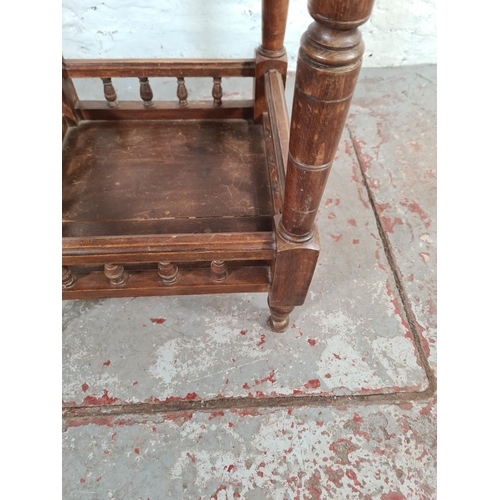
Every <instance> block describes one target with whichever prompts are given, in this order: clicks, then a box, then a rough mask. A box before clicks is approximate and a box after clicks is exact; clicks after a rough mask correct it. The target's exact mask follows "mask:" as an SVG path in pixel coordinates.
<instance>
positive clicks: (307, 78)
mask: <svg viewBox="0 0 500 500" xmlns="http://www.w3.org/2000/svg"><path fill="white" fill-rule="evenodd" d="M372 6H373V1H372V0H360V1H356V2H349V1H347V0H342V1H341V0H337V1H331V0H309V3H308V8H309V12H310V14H311V16H312V17H313V18H314V19H315V22H313V23H312V24H311V25H310V26H309V28H308V29H307V31H306V33H304V35H303V37H302V39H301V45H300V49H299V56H298V62H297V76H296V83H295V91H294V97H293V107H292V120H291V126H290V142H289V152H288V160H287V171H286V182H285V194H284V201H283V213H282V216H279V215H278V216H276V218H275V228H276V245H277V254H276V259H275V261H274V262H273V268H272V287H271V290H270V293H269V304H270V307H281V308H284V307H287V306H288V307H290V306H295V305H300V304H302V303H303V302H304V300H305V297H306V295H307V291H308V288H309V284H310V282H311V279H312V276H313V273H314V269H315V267H316V262H317V259H318V254H319V237H318V230H317V226H316V224H315V219H316V215H317V211H318V207H319V203H320V201H321V197H322V195H323V191H324V188H325V185H326V181H327V178H328V174H329V172H330V168H331V164H332V161H333V158H334V156H335V152H336V150H337V146H338V143H339V140H340V136H341V134H342V129H343V127H344V123H345V119H346V117H347V113H348V110H349V105H350V101H351V98H352V95H353V92H354V87H355V85H356V80H357V77H358V74H359V70H360V68H361V58H362V55H363V50H364V45H363V42H362V40H361V35H360V33H359V31H358V29H357V26H359V25H360V24H362V23H363V22H365V21H366V20H367V19H368V16H369V15H370V11H371V9H372ZM270 324H271V325H272V324H273V316H272V315H271V319H270Z"/></svg>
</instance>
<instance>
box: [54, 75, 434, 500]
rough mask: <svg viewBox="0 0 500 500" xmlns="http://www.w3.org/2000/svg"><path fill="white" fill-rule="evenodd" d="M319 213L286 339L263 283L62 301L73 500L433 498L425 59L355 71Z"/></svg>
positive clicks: (430, 120) (429, 110)
mask: <svg viewBox="0 0 500 500" xmlns="http://www.w3.org/2000/svg"><path fill="white" fill-rule="evenodd" d="M233 83H234V82H233ZM233 83H231V84H233ZM82 85H83V86H82V88H81V89H80V90H82V92H83V93H84V94H85V91H86V88H85V83H83V84H82ZM188 88H189V86H188ZM209 88H210V87H209ZM235 88H236V91H234V92H232V94H233V96H237V97H241V96H243V97H245V92H248V89H246V90H245V89H243V88H241V89H239V90H238V87H237V86H236V87H235ZM88 89H89V92H90V94H91V93H92V89H91V87H88ZM292 90H293V80H289V84H288V86H287V95H288V100H289V102H290V100H291V92H292ZM124 97H126V96H124ZM289 107H290V108H291V106H290V105H289ZM318 224H319V228H320V234H321V244H322V253H321V255H320V260H319V265H318V268H317V270H316V274H315V277H314V279H313V283H312V285H311V289H310V292H309V297H308V300H307V302H306V304H305V305H304V306H302V307H300V308H297V309H296V310H295V311H294V312H293V313H292V315H291V327H290V329H289V330H288V331H287V332H286V333H284V334H276V333H272V332H271V331H269V330H268V328H267V327H266V319H267V315H268V309H267V304H266V295H265V294H241V295H227V296H226V295H212V296H204V297H203V296H197V297H162V298H156V297H155V298H136V299H112V300H111V299H110V300H95V301H75V302H65V303H64V304H63V348H64V352H63V401H64V402H63V406H64V410H63V413H64V432H63V464H64V465H63V468H64V470H63V497H64V498H65V499H66V498H67V499H70V498H71V499H73V498H75V499H108V498H109V499H143V500H145V499H147V498H149V499H150V500H153V499H164V498H174V499H188V498H189V499H191V498H193V499H197V498H206V499H212V498H213V499H217V500H222V499H230V498H231V499H232V498H246V499H267V498H269V499H278V498H283V499H327V498H335V499H337V498H339V499H344V498H345V499H358V498H359V499H364V500H367V499H382V500H400V499H432V498H435V497H436V399H435V385H436V382H435V376H434V373H435V369H436V351H435V345H436V274H435V273H436V68H435V66H418V67H405V68H389V69H367V70H364V71H363V73H362V76H361V77H360V81H359V83H358V87H357V90H356V94H355V97H354V100H353V104H352V107H351V114H350V116H349V118H348V124H347V127H346V130H345V131H344V135H343V137H342V140H341V142H340V146H339V150H338V154H337V158H336V161H335V163H334V166H333V169H332V173H331V175H330V178H329V181H328V186H327V188H326V191H325V194H324V198H323V202H322V205H321V209H320V212H319V214H318Z"/></svg>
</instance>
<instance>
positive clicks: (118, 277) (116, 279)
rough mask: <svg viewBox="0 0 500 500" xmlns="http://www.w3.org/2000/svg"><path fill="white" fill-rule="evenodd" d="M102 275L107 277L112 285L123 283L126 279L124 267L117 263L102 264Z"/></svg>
mask: <svg viewBox="0 0 500 500" xmlns="http://www.w3.org/2000/svg"><path fill="white" fill-rule="evenodd" d="M104 276H106V278H108V280H109V282H110V284H111V285H113V286H121V285H124V284H125V281H126V280H127V274H126V273H125V268H124V267H123V266H121V265H117V264H104Z"/></svg>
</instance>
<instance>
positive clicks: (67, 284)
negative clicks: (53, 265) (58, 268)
mask: <svg viewBox="0 0 500 500" xmlns="http://www.w3.org/2000/svg"><path fill="white" fill-rule="evenodd" d="M75 283H76V278H75V275H74V274H73V273H72V272H71V269H70V268H69V267H66V266H63V268H62V287H63V288H71V287H72V286H73V285H74V284H75Z"/></svg>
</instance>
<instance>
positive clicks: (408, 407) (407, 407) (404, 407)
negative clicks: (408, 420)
mask: <svg viewBox="0 0 500 500" xmlns="http://www.w3.org/2000/svg"><path fill="white" fill-rule="evenodd" d="M398 406H399V407H400V408H401V409H402V410H411V409H412V408H413V405H412V404H411V403H401V404H400V405H398Z"/></svg>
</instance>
